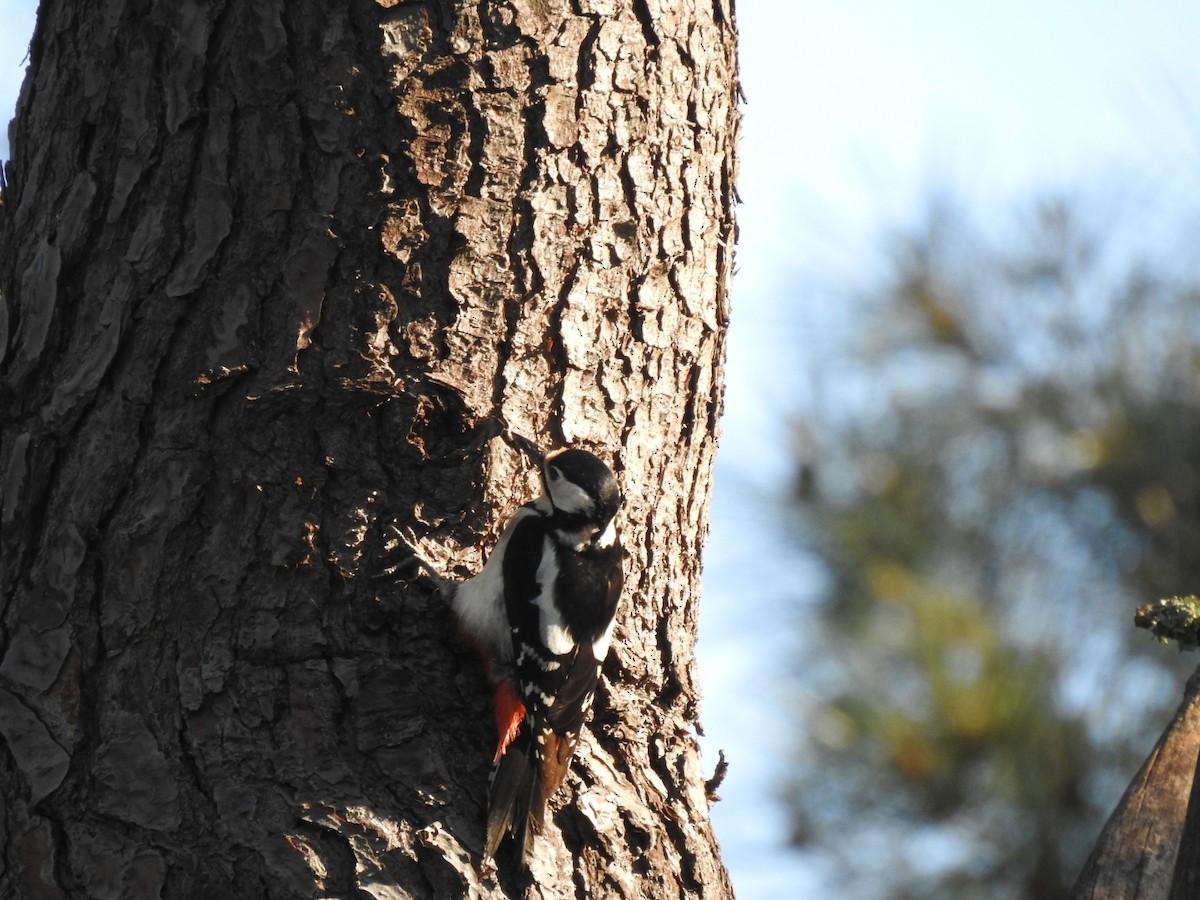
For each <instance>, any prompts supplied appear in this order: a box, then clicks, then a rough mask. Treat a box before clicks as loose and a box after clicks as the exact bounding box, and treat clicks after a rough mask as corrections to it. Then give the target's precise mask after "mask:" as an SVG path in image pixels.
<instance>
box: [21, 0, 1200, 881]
mask: <svg viewBox="0 0 1200 900" xmlns="http://www.w3.org/2000/svg"><path fill="white" fill-rule="evenodd" d="M738 17H739V22H740V27H741V37H742V44H741V56H742V75H743V84H744V87H745V92H746V95H747V99H748V103H747V105H746V107H745V109H744V114H745V120H744V130H743V137H744V140H743V144H742V149H741V153H742V159H741V173H742V174H741V180H740V184H739V190H740V193H741V197H742V200H743V205H742V206H741V208H740V209H739V217H740V223H741V241H740V244H739V249H738V269H739V274H738V276H737V278H736V280H735V284H734V320H733V325H732V328H731V333H730V349H729V367H728V376H729V385H728V392H727V414H726V418H725V420H724V425H723V431H724V439H723V444H722V452H721V455H720V458H719V462H718V479H717V496H716V497H715V500H714V506H713V532H712V539H711V542H710V546H709V550H708V553H707V556H706V568H705V590H706V597H705V603H704V606H703V612H702V617H703V618H702V629H701V644H700V661H701V667H702V668H701V675H702V679H703V684H704V692H705V703H704V707H703V709H704V721H705V727H706V730H707V733H708V737H707V738H706V739H705V741H704V748H705V754H706V763H705V764H706V766H709V767H711V765H712V763H713V761H714V760H715V755H716V749H717V748H723V749H725V750H726V752H727V753H728V755H729V757H730V762H731V769H730V774H729V778H728V780H727V781H726V784H725V786H724V788H723V790H722V792H721V793H722V795H723V797H724V798H725V799H724V800H723V802H722V803H720V804H718V805H717V807H716V808H715V809H714V813H713V816H714V821H715V823H716V826H717V829H718V835H719V836H720V838H721V841H722V844H723V846H724V847H725V851H726V861H727V863H728V864H729V866H730V869H731V872H732V874H733V878H734V884H735V887H736V888H737V891H738V896H739V897H740V898H741V900H756V898H775V897H788V898H794V897H823V896H830V897H832V896H836V894H835V892H834V889H833V888H832V887H830V882H829V880H827V879H826V878H825V877H824V875H825V874H826V873H822V872H820V871H819V870H818V869H816V868H814V867H813V866H812V865H811V864H810V863H809V861H807V860H803V859H800V858H799V857H797V856H795V855H793V854H791V853H789V852H788V851H786V850H785V849H784V848H783V834H784V830H783V821H784V820H783V815H782V811H781V810H780V809H779V808H778V807H777V806H776V805H775V804H774V799H773V791H774V787H775V785H776V784H777V783H778V775H779V760H781V759H783V758H784V757H785V756H786V753H787V748H788V744H787V739H788V730H787V729H788V728H789V727H790V724H791V723H790V721H789V715H790V712H789V708H790V707H792V706H794V704H795V698H794V697H792V696H790V695H789V690H788V688H787V684H788V680H787V672H788V671H790V670H792V669H793V667H794V666H795V665H796V664H797V662H796V660H795V658H794V656H795V654H794V652H793V651H794V642H793V641H792V640H791V639H790V637H789V632H788V628H787V627H782V626H786V625H788V624H790V622H791V619H790V618H789V616H788V615H787V614H786V613H784V612H782V611H781V606H782V604H783V602H784V600H785V599H786V598H788V597H792V596H795V594H796V593H797V592H798V591H803V590H804V585H805V584H809V585H811V583H812V580H813V578H814V575H813V573H812V572H810V571H805V570H803V569H802V568H799V567H798V565H797V564H796V563H795V562H789V560H791V559H793V557H792V555H791V553H790V551H788V548H786V546H785V545H784V544H783V543H782V542H781V541H780V539H779V536H778V534H777V533H776V529H775V528H774V527H773V524H774V523H773V521H772V519H771V518H770V517H766V518H764V517H763V516H762V515H761V508H760V505H759V501H758V500H756V498H761V497H764V496H767V497H769V496H771V493H772V492H773V491H774V490H775V485H777V484H779V483H780V479H783V478H786V476H787V469H786V458H785V456H784V448H785V447H786V445H787V441H786V431H785V428H786V415H787V414H788V413H789V412H791V411H794V410H795V409H796V404H802V403H803V402H804V397H803V389H802V385H797V384H795V383H794V382H793V383H784V382H781V381H780V375H779V373H780V372H781V371H789V370H788V369H787V366H789V365H792V363H791V361H792V360H795V359H796V358H798V357H802V356H803V355H804V353H805V352H806V350H805V340H806V337H807V339H808V340H810V341H811V340H813V338H812V337H811V335H813V334H816V335H818V336H819V335H820V334H821V333H822V330H823V329H827V328H831V327H836V318H837V315H838V314H839V311H838V310H836V309H827V308H822V304H829V303H830V301H829V300H827V299H826V300H821V299H803V298H804V294H803V293H802V292H799V291H797V290H795V287H794V286H795V283H796V282H797V281H798V280H800V281H802V280H804V279H809V278H817V279H823V280H838V279H842V280H849V281H850V282H851V283H853V281H854V279H856V278H859V277H861V276H862V266H863V265H864V263H863V260H864V259H866V258H868V256H869V250H870V248H871V247H873V246H875V242H876V241H877V239H878V237H879V235H880V234H881V231H882V230H883V229H885V228H886V227H888V226H891V225H896V224H899V223H902V222H904V221H908V220H912V219H914V218H915V217H916V215H917V212H918V210H919V208H920V205H921V203H922V201H923V200H924V199H925V198H927V197H928V196H929V193H930V192H931V191H933V190H946V189H952V190H953V191H954V192H955V193H956V195H957V196H959V197H960V198H961V199H962V200H964V201H965V202H967V203H968V204H969V205H970V206H971V208H973V209H975V210H977V211H982V213H983V214H984V215H985V216H986V215H992V214H995V215H996V216H997V217H1000V216H1003V215H1007V214H1008V213H1009V212H1011V209H1012V207H1011V204H1012V203H1013V202H1017V201H1020V200H1022V199H1024V198H1026V197H1027V196H1029V194H1030V193H1031V192H1032V191H1033V190H1035V189H1038V188H1040V187H1045V186H1056V187H1063V188H1073V187H1078V188H1080V189H1084V190H1091V189H1095V188H1097V187H1100V186H1103V185H1104V184H1106V183H1108V182H1110V181H1111V182H1117V181H1120V183H1122V184H1123V185H1127V186H1129V189H1131V190H1134V191H1135V192H1137V193H1138V195H1139V196H1138V197H1137V198H1135V199H1136V202H1137V203H1138V204H1141V205H1142V207H1141V208H1153V209H1155V210H1159V211H1162V212H1163V213H1164V214H1165V215H1170V212H1171V207H1172V204H1173V202H1174V201H1175V200H1176V198H1180V197H1183V198H1189V199H1190V198H1196V197H1200V54H1198V53H1197V50H1196V48H1197V47H1200V5H1197V4H1196V2H1195V0H1186V2H1185V0H1142V2H1135V0H1091V2H1088V3H1084V2H1082V0H1075V2H1066V0H1057V2H1055V0H1006V2H1003V3H989V4H985V3H973V2H968V3H964V2H961V0H960V2H950V0H895V2H886V3H885V2H878V0H876V2H872V0H810V2H803V3H787V2H780V0H740V2H738ZM0 21H3V22H4V23H5V27H4V29H3V30H2V32H0V117H3V118H5V119H7V117H8V116H9V114H10V113H9V111H10V110H11V109H12V107H13V105H14V103H15V99H16V95H17V91H18V89H19V80H20V78H21V76H22V74H23V72H24V64H23V63H22V58H23V57H24V54H25V48H26V45H27V41H28V34H29V33H30V32H31V30H32V27H33V13H32V4H30V3H28V2H25V0H0ZM0 154H2V155H4V156H7V140H6V139H5V140H2V141H0ZM814 296H820V295H819V293H818V294H816V295H814ZM810 346H811V345H810ZM764 552H765V553H766V554H768V555H769V556H770V557H772V558H773V559H774V560H775V562H773V563H772V564H771V565H770V566H768V567H766V568H762V567H757V560H758V559H759V557H760V556H761V555H762V554H763V553H764ZM748 567H754V571H755V576H754V578H753V581H752V582H748V581H747V580H746V579H745V577H744V573H745V572H746V570H747V568H748Z"/></svg>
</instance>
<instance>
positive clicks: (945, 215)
mask: <svg viewBox="0 0 1200 900" xmlns="http://www.w3.org/2000/svg"><path fill="white" fill-rule="evenodd" d="M1125 246H1126V245H1125V244H1124V242H1123V238H1122V234H1121V228H1120V223H1119V222H1114V221H1113V220H1112V219H1107V220H1106V219H1104V218H1103V217H1101V216H1097V215H1095V214H1093V213H1092V212H1090V211H1089V210H1088V209H1087V208H1086V207H1085V206H1084V205H1083V204H1082V203H1080V202H1077V201H1075V202H1073V201H1066V200H1050V201H1044V202H1041V203H1038V204H1036V205H1035V206H1034V207H1033V208H1032V209H1031V210H1029V211H1028V212H1026V213H1025V214H1024V215H1021V216H1019V217H1018V219H1017V224H1016V226H1015V227H1009V228H1005V229H1003V233H1001V234H999V235H986V234H984V233H983V232H982V230H981V229H980V228H978V227H977V226H976V225H975V224H974V223H972V222H971V221H970V220H969V219H968V218H967V217H966V216H964V215H963V214H961V213H959V212H957V211H955V210H954V209H953V208H951V207H949V206H947V205H935V206H934V207H933V208H932V210H931V212H930V213H929V215H928V217H927V219H926V221H925V222H924V224H923V225H922V227H920V228H919V229H917V230H916V231H915V232H914V233H910V234H907V235H901V236H900V237H898V238H897V239H896V240H895V242H894V243H893V245H892V247H891V251H890V253H889V255H888V258H887V264H886V265H885V266H884V267H883V269H884V273H885V274H884V275H883V277H882V279H881V281H880V283H879V284H878V285H877V286H876V287H875V288H874V289H872V290H868V291H864V292H862V293H861V294H860V295H859V296H856V297H853V298H850V299H849V300H847V302H851V303H853V306H852V307H851V308H852V309H853V310H854V311H855V318H854V321H855V323H856V324H855V326H854V328H853V331H854V336H853V337H854V339H853V340H852V341H851V342H849V344H848V346H847V347H846V350H845V354H846V358H845V359H843V360H836V359H834V360H831V361H828V362H829V363H830V364H829V365H828V366H826V367H825V371H823V372H822V377H823V384H824V385H825V388H824V393H825V395H826V396H825V402H824V403H823V404H820V405H819V406H820V407H821V408H823V409H829V410H836V415H827V416H825V417H824V418H823V419H817V418H812V419H806V420H804V421H802V422H800V423H798V428H797V431H798V434H799V435H800V438H801V439H800V440H799V441H798V443H797V446H798V448H799V449H798V451H797V477H796V489H795V496H794V499H795V501H796V507H797V509H798V510H799V515H798V516H797V518H796V523H797V529H798V532H799V534H800V537H801V539H802V540H803V541H804V542H805V544H806V545H807V546H810V547H816V548H817V551H818V552H819V554H820V556H821V558H822V559H823V561H824V563H825V565H826V568H827V571H828V574H829V583H828V590H827V591H826V592H825V596H824V598H823V600H822V602H821V603H820V604H819V606H818V609H817V612H818V614H817V615H814V616H810V617H809V618H808V620H807V621H806V624H805V629H806V631H807V632H808V639H807V643H808V644H809V645H811V646H810V649H809V650H807V651H806V653H807V654H809V655H808V656H807V657H806V659H805V667H806V669H807V670H808V673H809V674H808V676H807V677H806V678H805V679H804V682H803V684H804V688H805V691H806V692H807V693H806V694H805V695H804V696H802V697H801V700H802V701H803V706H802V708H803V709H804V715H803V721H802V723H801V732H802V739H801V741H800V746H799V749H798V753H797V760H796V767H795V771H796V777H795V779H794V781H793V782H792V784H791V786H790V790H789V804H790V809H791V812H792V822H793V837H794V841H795V843H797V844H798V845H801V846H805V847H808V848H810V849H814V850H815V851H816V852H821V853H824V854H827V855H828V856H830V857H831V858H832V859H833V860H834V862H835V864H836V866H837V867H838V870H839V871H840V872H843V873H844V874H845V877H846V879H847V884H848V885H853V887H848V890H850V893H849V894H847V896H851V895H852V896H862V897H867V896H887V897H896V898H906V897H946V898H951V897H953V898H964V897H980V898H1000V897H1005V898H1007V897H1026V898H1043V897H1044V898H1051V897H1054V898H1057V897H1062V896H1064V895H1065V893H1066V891H1067V889H1068V888H1069V886H1070V884H1071V882H1072V881H1073V880H1074V877H1075V875H1076V873H1077V871H1078V869H1079V866H1080V865H1082V863H1083V860H1084V858H1085V857H1086V854H1087V851H1088V849H1089V847H1090V845H1091V842H1092V841H1093V840H1094V838H1095V836H1096V834H1097V833H1098V831H1099V829H1100V826H1101V825H1102V824H1103V821H1104V819H1105V817H1106V816H1107V814H1108V812H1109V811H1110V810H1111V808H1112V806H1113V804H1114V803H1115V802H1116V800H1117V799H1118V797H1119V795H1120V792H1121V790H1122V789H1123V787H1124V785H1125V783H1126V782H1127V781H1128V779H1129V778H1130V777H1131V776H1132V775H1133V772H1134V771H1135V769H1136V766H1137V764H1138V763H1139V762H1140V760H1141V758H1142V757H1143V756H1144V754H1145V753H1146V752H1147V751H1148V749H1149V747H1150V746H1151V745H1152V743H1153V741H1154V739H1155V738H1156V736H1157V734H1158V732H1159V731H1160V730H1161V727H1162V725H1163V724H1165V721H1166V716H1167V710H1169V709H1170V708H1173V707H1174V705H1175V704H1176V703H1177V702H1178V698H1179V693H1180V691H1181V690H1182V686H1183V681H1184V676H1183V674H1181V672H1182V671H1184V670H1186V669H1187V668H1190V666H1191V665H1194V661H1189V660H1187V659H1185V660H1184V661H1183V663H1182V669H1181V662H1180V658H1179V657H1178V655H1177V654H1174V653H1171V652H1167V651H1166V650H1165V648H1163V647H1161V646H1160V645H1159V644H1158V643H1156V642H1155V641H1153V640H1151V639H1149V637H1148V636H1147V635H1146V634H1145V633H1144V632H1140V631H1136V630H1135V629H1134V628H1133V627H1132V615H1133V610H1134V608H1135V607H1136V606H1138V605H1140V604H1142V603H1145V602H1147V601H1149V600H1152V599H1154V598H1156V597H1160V596H1167V595H1170V594H1181V593H1188V592H1189V591H1194V590H1195V589H1196V586H1197V585H1198V584H1200V521H1198V519H1197V511H1198V510H1197V502H1198V500H1200V303H1198V302H1197V301H1198V299H1200V284H1197V283H1194V282H1191V281H1190V279H1189V278H1188V277H1186V275H1185V274H1181V273H1179V272H1175V271H1172V266H1171V264H1170V262H1169V261H1164V260H1158V261H1154V260H1150V261H1147V260H1137V259H1131V258H1129V254H1128V252H1127V251H1126V250H1125ZM818 656H819V658H818Z"/></svg>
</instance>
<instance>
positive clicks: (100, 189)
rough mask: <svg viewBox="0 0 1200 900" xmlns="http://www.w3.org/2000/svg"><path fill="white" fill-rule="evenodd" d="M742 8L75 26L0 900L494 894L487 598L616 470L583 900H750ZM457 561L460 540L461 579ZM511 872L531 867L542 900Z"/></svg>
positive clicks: (9, 545)
mask: <svg viewBox="0 0 1200 900" xmlns="http://www.w3.org/2000/svg"><path fill="white" fill-rule="evenodd" d="M731 5H732V0H724V2H723V0H715V2H714V3H707V4H705V3H695V2H683V3H666V2H661V0H575V2H574V3H568V2H566V0H509V2H492V0H484V2H471V3H468V2H462V0H459V2H450V0H445V2H440V3H419V2H409V0H377V2H367V0H353V2H351V3H347V4H339V3H324V2H320V3H318V2H313V0H291V2H288V3H284V2H282V0H255V2H248V0H228V2H206V0H140V2H138V0H130V2H122V0H101V2H95V0H57V2H54V0H44V2H43V6H42V10H41V12H40V15H39V21H38V27H37V32H36V34H35V36H34V40H33V43H32V47H31V54H30V60H31V62H30V72H29V76H28V78H27V81H26V84H25V88H24V91H23V94H22V98H21V103H20V106H19V110H18V117H17V120H16V123H15V125H14V128H13V131H12V137H13V141H12V153H13V160H12V162H11V163H10V164H9V166H8V167H7V171H6V177H7V188H6V190H5V193H4V198H3V199H4V202H3V206H2V207H0V242H2V243H0V290H3V304H2V305H0V353H3V357H2V362H0V365H2V369H0V374H2V376H3V387H2V388H0V390H2V393H0V486H2V491H3V493H2V497H0V500H2V506H0V527H2V529H3V532H2V537H0V542H2V543H0V553H2V555H0V736H2V737H3V742H2V743H3V746H4V748H5V749H4V751H3V752H0V799H2V807H0V845H2V846H3V847H4V855H3V858H2V859H0V896H6V897H7V896H14V897H23V898H43V897H44V898H52V897H88V898H115V897H135V898H140V897H146V898H153V897H159V896H170V897H188V898H190V897H264V896H268V897H287V898H292V897H312V896H339V897H341V896H364V895H367V896H373V897H379V898H383V897H408V896H412V897H437V898H444V897H451V896H467V895H469V896H484V897H487V896H501V895H502V893H504V892H506V891H509V892H511V891H512V890H513V886H512V884H511V883H505V884H504V885H501V884H498V882H497V881H496V879H495V878H492V877H490V876H489V875H488V873H487V872H486V871H484V872H483V873H482V874H481V873H480V871H479V869H478V863H479V850H480V848H481V846H482V838H483V823H484V805H485V802H486V801H485V794H486V785H487V777H488V771H489V765H490V751H491V745H492V741H493V738H494V735H493V724H492V721H491V715H490V711H489V692H488V689H487V685H486V683H485V680H484V678H483V676H482V674H481V671H480V668H479V666H478V665H477V663H476V662H475V660H474V659H473V657H472V656H471V654H470V653H469V652H468V651H466V650H465V649H463V648H461V647H459V646H458V645H457V644H456V642H455V640H454V636H453V633H452V627H451V625H450V623H449V621H448V616H447V612H446V610H445V608H444V607H443V606H442V605H441V603H440V602H439V601H438V600H437V599H436V598H435V597H434V596H432V595H431V592H430V591H429V590H428V589H427V588H426V587H425V586H423V585H421V584H419V583H418V584H411V585H410V584H402V583H396V582H392V581H388V580H380V579H378V578H375V577H373V576H376V575H377V574H378V573H379V571H380V569H381V567H382V562H381V558H380V555H379V553H378V552H377V551H378V545H379V543H380V534H381V530H382V528H381V526H382V525H383V524H384V523H386V522H388V521H390V520H391V519H393V518H395V519H397V520H398V521H399V522H400V523H401V524H403V525H405V526H407V527H408V528H410V529H411V531H412V532H413V534H414V535H415V536H416V538H417V540H418V543H419V544H420V546H421V547H422V549H424V550H426V551H427V552H428V553H429V555H431V556H433V557H435V558H436V559H437V560H439V561H440V562H442V563H444V564H445V567H446V570H447V571H448V572H453V573H457V574H459V575H461V574H465V573H466V572H468V571H470V570H473V569H474V568H476V567H477V566H478V565H479V564H480V562H481V561H482V559H483V558H484V557H485V555H486V551H487V548H488V547H490V545H491V543H492V541H493V540H494V538H495V535H496V533H497V531H498V529H499V527H500V525H501V524H502V522H503V519H504V517H505V516H506V515H507V514H508V513H509V512H510V511H511V510H512V508H513V507H514V506H515V505H516V504H518V503H520V502H523V501H524V500H526V499H528V497H529V496H530V494H531V493H532V492H533V491H534V490H535V486H536V483H535V477H534V475H533V474H532V473H531V472H529V471H528V466H527V464H526V463H525V462H524V461H523V460H522V459H521V458H520V457H519V456H518V454H516V453H515V452H513V451H512V450H510V449H509V448H508V447H507V446H506V445H505V444H503V443H502V442H500V441H491V440H488V438H489V437H490V436H491V435H492V434H493V433H494V431H495V429H494V428H493V427H492V426H491V425H490V422H491V421H492V419H491V418H490V417H491V416H492V414H494V413H500V414H501V415H502V416H503V417H504V419H505V420H506V421H507V422H508V424H509V425H510V426H511V427H512V428H513V430H514V431H517V432H519V433H522V434H524V435H527V436H529V437H531V438H534V439H535V440H537V441H538V442H539V443H541V444H542V445H543V446H545V447H552V446H562V445H565V444H576V445H581V446H586V447H589V448H591V449H593V450H595V451H596V452H598V453H599V454H600V455H602V456H603V457H605V458H606V459H608V460H611V461H612V462H613V463H614V468H615V470H616V471H617V473H618V477H619V479H620V480H621V482H622V488H623V493H624V496H625V504H624V507H623V511H622V513H621V516H620V519H619V525H620V527H621V528H622V532H623V540H624V543H625V546H626V550H627V560H626V585H627V586H626V593H625V596H624V599H623V601H622V603H623V605H622V609H621V611H620V613H619V623H620V624H619V628H618V631H617V635H616V638H615V640H614V645H613V652H612V654H611V655H610V658H609V660H608V664H607V665H606V668H605V679H604V682H603V685H602V688H601V692H600V694H599V696H598V697H597V703H596V711H595V715H594V718H593V721H592V723H591V725H590V729H589V730H588V731H586V732H585V735H584V737H583V739H582V741H581V744H580V749H579V751H578V755H577V759H576V762H575V764H574V766H573V770H572V774H571V775H570V777H569V778H568V781H567V785H566V787H565V789H564V790H563V791H562V792H561V793H560V795H559V797H558V800H557V804H556V807H555V811H554V814H553V815H552V820H553V821H552V823H551V824H550V827H549V828H548V831H547V834H546V835H544V836H543V837H542V838H541V839H540V840H539V841H538V843H537V848H536V853H535V856H534V859H533V863H532V871H533V875H534V877H535V880H536V886H535V887H533V888H532V889H531V891H530V893H531V894H532V895H533V896H542V897H567V896H569V897H576V896H587V897H645V896H655V897H727V896H729V895H730V894H731V891H730V888H729V883H728V880H727V877H726V874H725V871H724V869H723V867H722V865H721V863H720V860H719V856H718V850H717V846H716V843H715V840H714V838H713V835H712V832H711V828H710V824H709V819H708V810H707V800H706V797H705V791H704V785H703V777H702V775H701V772H700V767H699V761H698V753H697V747H696V742H695V738H694V736H693V734H694V731H695V730H696V729H697V728H698V712H697V699H698V690H697V686H696V684H695V680H694V671H693V669H694V667H693V654H692V647H693V636H694V628H695V620H696V603H697V598H698V594H699V570H700V564H699V559H700V549H701V546H702V543H703V540H704V537H705V534H706V531H707V504H708V497H709V489H710V477H711V469H712V458H713V453H714V449H715V432H716V422H717V417H718V414H719V412H720V405H721V384H722V368H721V367H722V353H723V342H724V329H725V323H726V311H727V310H726V301H727V298H726V287H727V277H728V274H729V270H730V265H731V252H732V240H733V224H732V183H733V179H734V154H733V148H734V139H735V132H736V122H737V115H736V110H735V102H734V91H735V89H736V84H735V82H736V64H735V55H734V46H735V34H734V23H733V20H732V11H731V9H730V8H729V7H730V6H731ZM439 548H444V550H439ZM501 880H502V881H503V879H501Z"/></svg>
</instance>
